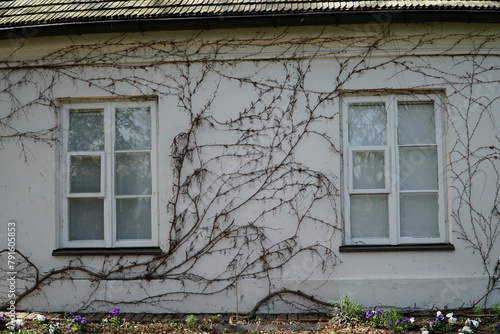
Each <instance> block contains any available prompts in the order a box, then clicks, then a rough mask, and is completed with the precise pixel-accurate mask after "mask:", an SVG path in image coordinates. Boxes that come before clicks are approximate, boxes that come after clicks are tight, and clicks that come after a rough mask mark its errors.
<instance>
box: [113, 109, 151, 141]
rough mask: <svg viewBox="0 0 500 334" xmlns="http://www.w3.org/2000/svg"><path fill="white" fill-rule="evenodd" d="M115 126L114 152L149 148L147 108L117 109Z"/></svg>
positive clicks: (149, 132)
mask: <svg viewBox="0 0 500 334" xmlns="http://www.w3.org/2000/svg"><path fill="white" fill-rule="evenodd" d="M115 125H116V139H115V140H116V141H115V149H116V150H149V149H150V148H151V116H150V112H149V108H147V107H146V108H117V109H116V111H115Z"/></svg>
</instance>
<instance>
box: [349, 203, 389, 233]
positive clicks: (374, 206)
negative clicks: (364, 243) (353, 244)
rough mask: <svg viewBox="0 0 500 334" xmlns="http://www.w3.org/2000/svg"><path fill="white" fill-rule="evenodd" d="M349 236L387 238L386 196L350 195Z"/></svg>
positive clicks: (387, 215)
mask: <svg viewBox="0 0 500 334" xmlns="http://www.w3.org/2000/svg"><path fill="white" fill-rule="evenodd" d="M351 236H352V237H353V238H388V237H389V214H388V199H387V195H351Z"/></svg>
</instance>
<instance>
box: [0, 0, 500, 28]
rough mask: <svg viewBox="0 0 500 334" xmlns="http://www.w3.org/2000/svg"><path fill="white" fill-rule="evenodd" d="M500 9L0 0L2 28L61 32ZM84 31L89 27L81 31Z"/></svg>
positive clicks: (281, 0)
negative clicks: (90, 28)
mask: <svg viewBox="0 0 500 334" xmlns="http://www.w3.org/2000/svg"><path fill="white" fill-rule="evenodd" d="M499 10H500V1H491V0H460V1H457V0H376V1H365V0H357V1H340V0H330V1H326V0H325V1H318V0H312V1H305V0H233V1H228V0H122V1H120V0H0V33H2V32H4V34H5V32H6V31H14V30H17V31H19V29H20V28H24V29H26V28H28V27H29V28H37V29H42V28H48V27H57V28H59V29H62V31H61V30H59V32H55V31H54V32H53V33H52V34H54V33H65V32H64V30H65V29H66V30H67V29H68V27H69V26H71V25H73V28H72V29H73V30H75V29H76V27H78V29H83V30H85V29H88V28H89V26H92V25H94V26H95V24H96V23H100V24H101V26H100V27H101V28H103V26H102V23H106V24H107V26H108V28H107V29H108V30H109V29H111V30H124V26H123V24H124V23H128V24H129V25H130V24H132V25H135V26H136V28H134V29H140V30H142V29H148V27H149V29H151V28H153V26H154V23H155V22H156V26H157V27H156V28H157V29H158V28H160V27H161V26H163V27H164V28H166V29H168V28H170V29H176V28H177V29H179V28H184V29H185V28H189V25H190V24H191V25H192V28H196V29H198V28H203V27H205V28H214V27H215V28H217V27H218V26H219V25H221V22H222V21H224V20H225V21H226V22H225V24H222V25H221V26H227V25H228V23H230V24H229V25H233V26H234V25H240V24H243V25H246V26H248V25H252V26H255V25H274V26H276V25H290V24H294V23H293V22H295V24H339V23H352V22H354V21H356V22H363V21H370V20H371V21H375V22H376V21H377V19H376V17H375V16H374V15H375V14H377V13H379V14H380V13H389V14H390V18H385V19H384V20H386V21H387V20H389V21H391V22H392V21H394V22H400V21H406V22H407V21H412V20H420V21H440V20H442V21H460V22H470V21H477V22H492V21H494V22H497V21H500V20H499V18H498V17H499V15H498V14H499ZM424 13H425V18H424V17H423V16H422V14H424ZM353 14H354V15H353ZM419 15H420V16H422V17H421V18H420V19H419ZM319 17H322V18H323V19H322V20H320V21H318V18H319ZM327 17H328V19H326V18H327ZM291 18H295V19H294V20H293V22H292V20H290V19H291ZM354 18H355V19H354ZM363 18H364V19H363ZM263 19H265V20H263ZM304 19H307V21H306V22H304ZM323 21H324V22H323ZM351 21H352V22H351ZM238 22H239V23H238ZM244 22H245V23H244ZM251 22H253V23H251ZM265 22H267V23H265ZM113 23H114V24H115V27H114V28H110V24H113ZM152 23H153V26H151V24H152ZM181 23H182V24H181ZM165 24H166V26H165ZM177 25H178V27H177ZM120 27H121V28H120ZM130 29H131V28H130ZM125 30H129V29H125ZM75 31H76V30H75ZM85 32H90V31H80V33H85ZM77 33H78V31H77Z"/></svg>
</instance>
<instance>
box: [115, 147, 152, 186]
mask: <svg viewBox="0 0 500 334" xmlns="http://www.w3.org/2000/svg"><path fill="white" fill-rule="evenodd" d="M115 192H116V195H149V194H151V159H150V153H149V152H138V153H116V154H115Z"/></svg>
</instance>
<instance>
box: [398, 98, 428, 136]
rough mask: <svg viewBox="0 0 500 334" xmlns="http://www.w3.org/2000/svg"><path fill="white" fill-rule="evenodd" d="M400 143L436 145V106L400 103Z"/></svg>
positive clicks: (426, 103)
mask: <svg viewBox="0 0 500 334" xmlns="http://www.w3.org/2000/svg"><path fill="white" fill-rule="evenodd" d="M398 143H399V144H400V145H406V144H435V143H436V125H435V122H434V104H433V103H432V102H425V103H398Z"/></svg>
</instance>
